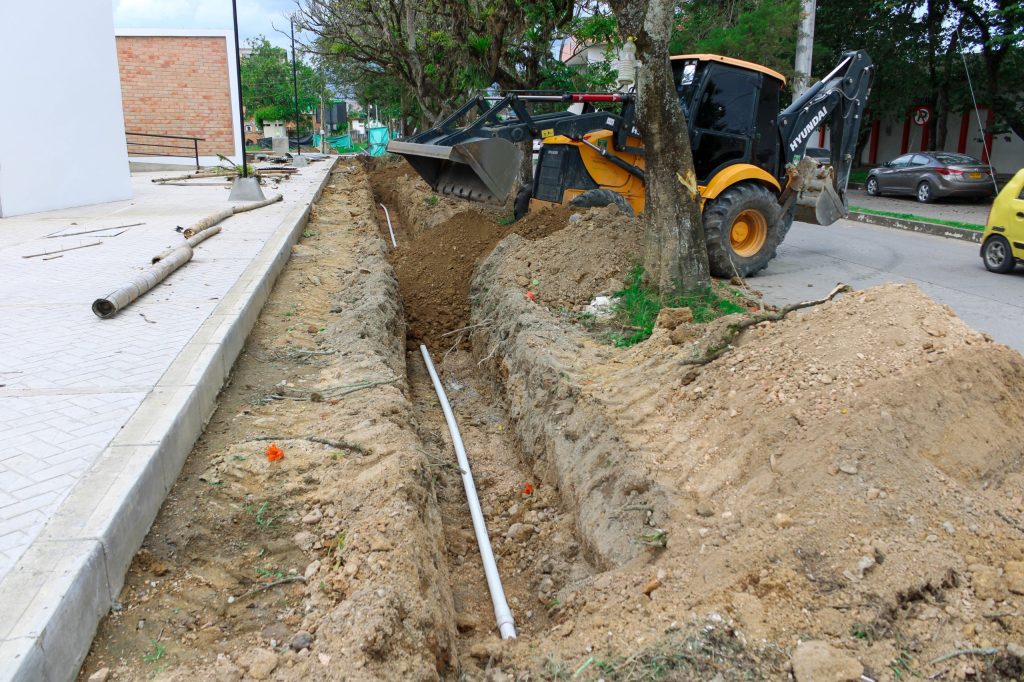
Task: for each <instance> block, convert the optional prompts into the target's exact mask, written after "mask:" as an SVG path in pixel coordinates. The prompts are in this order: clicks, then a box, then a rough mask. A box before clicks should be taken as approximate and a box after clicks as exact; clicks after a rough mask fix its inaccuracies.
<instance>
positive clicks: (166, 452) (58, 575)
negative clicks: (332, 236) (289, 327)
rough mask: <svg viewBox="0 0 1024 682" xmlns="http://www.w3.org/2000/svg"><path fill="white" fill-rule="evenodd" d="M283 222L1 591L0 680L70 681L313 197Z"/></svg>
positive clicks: (213, 401)
mask: <svg viewBox="0 0 1024 682" xmlns="http://www.w3.org/2000/svg"><path fill="white" fill-rule="evenodd" d="M336 162H337V157H335V159H333V160H331V161H329V162H328V163H329V164H330V165H329V168H328V172H327V173H326V174H325V175H324V177H323V180H322V181H321V182H320V184H319V186H317V188H316V191H315V192H314V194H313V197H312V198H311V199H310V201H308V202H306V203H303V204H299V205H297V206H296V207H295V208H294V209H293V210H292V211H291V212H290V213H289V214H288V215H287V216H286V217H285V218H284V219H283V220H282V221H281V224H280V226H279V227H278V229H277V230H276V231H275V232H274V234H273V236H271V237H270V239H268V240H267V242H266V244H264V246H263V248H262V249H261V250H260V252H259V254H258V255H257V256H256V257H255V258H254V259H253V261H252V262H251V263H250V264H249V265H248V267H246V269H245V270H244V271H243V273H242V274H241V276H240V277H239V278H238V281H237V282H236V283H235V284H234V285H233V286H232V287H231V289H230V290H229V291H228V293H227V295H225V296H224V298H223V299H222V300H221V301H220V302H219V303H218V305H217V307H216V308H215V309H214V311H213V313H212V314H211V315H210V317H209V318H207V320H206V322H204V323H203V325H202V326H201V327H200V328H199V330H198V331H197V332H196V334H195V335H194V336H193V337H192V339H190V340H189V342H188V343H187V344H186V345H185V347H184V348H183V349H182V351H181V352H180V353H179V354H178V356H177V357H176V358H175V360H174V361H173V362H172V363H171V365H170V367H169V368H168V369H167V371H166V372H165V373H164V375H163V376H162V377H161V378H160V381H159V382H157V384H156V386H155V387H154V388H153V390H152V391H151V392H150V393H149V395H147V396H146V398H145V399H144V400H143V401H142V404H141V405H140V406H139V408H138V409H137V410H136V412H135V413H134V414H133V415H132V417H131V418H130V419H129V420H128V422H127V423H126V424H125V425H124V427H123V428H122V429H121V431H120V432H118V434H117V436H116V437H115V438H114V440H113V441H111V443H110V444H109V445H108V446H107V448H106V449H105V450H104V451H103V453H102V454H101V455H100V457H99V458H98V459H97V461H96V463H95V464H94V465H93V467H92V468H91V469H90V470H89V472H88V473H87V474H86V475H85V476H84V477H83V478H82V480H81V481H80V482H79V483H78V485H76V486H75V488H74V490H72V491H71V494H70V495H69V496H68V498H67V499H66V500H65V501H64V503H63V504H62V505H61V507H60V509H58V510H57V512H56V513H55V514H54V515H53V517H52V518H51V519H50V520H49V522H47V525H46V527H45V528H43V530H42V532H41V533H40V534H39V537H37V538H36V540H35V541H34V542H33V543H32V545H31V546H30V547H29V548H28V549H27V550H26V551H25V554H24V555H23V556H22V557H21V559H20V560H19V561H18V563H17V564H16V565H15V566H14V568H12V569H11V571H10V573H8V574H7V575H6V576H5V577H4V578H3V580H2V581H0V605H2V607H3V609H4V613H5V616H6V618H5V622H4V623H3V625H0V634H2V637H3V639H2V642H0V681H7V680H17V681H22V680H24V681H25V682H28V681H29V680H31V681H33V682H36V681H38V680H48V681H60V682H64V681H67V680H74V679H75V677H76V676H77V674H78V670H79V668H80V667H81V664H82V661H83V660H85V656H86V654H87V653H88V652H89V647H90V645H91V644H92V639H93V636H94V635H95V632H96V626H97V625H98V624H99V621H100V619H101V618H102V617H103V616H104V615H105V614H106V613H107V611H108V610H109V609H110V607H111V605H112V604H113V603H114V601H115V600H116V599H117V596H118V594H119V593H120V591H121V587H122V586H123V585H124V577H125V574H126V573H127V570H128V566H129V565H130V564H131V560H132V557H134V555H135V552H136V551H138V548H139V547H140V546H141V545H142V541H143V540H144V539H145V537H146V533H148V532H149V528H150V526H151V525H152V523H153V520H154V519H155V518H156V515H157V512H158V511H159V510H160V507H161V505H162V504H163V502H164V499H165V498H166V496H167V493H168V491H169V490H170V488H171V486H172V485H173V484H174V481H175V479H176V478H177V477H178V473H179V472H180V471H181V467H182V465H183V464H184V462H185V459H186V457H188V454H189V452H191V450H192V446H193V445H194V444H195V442H196V440H197V439H198V438H199V436H200V435H201V434H202V432H203V428H204V427H205V425H206V422H207V421H208V420H209V418H210V417H211V416H212V414H213V410H214V407H215V406H216V398H217V394H218V393H219V392H220V389H221V387H222V386H223V384H224V380H225V379H226V378H227V376H228V373H229V372H230V371H231V367H232V366H233V365H234V362H235V359H236V358H237V357H238V354H239V352H241V350H242V346H243V345H244V343H245V339H246V337H248V335H249V332H250V331H251V330H252V327H253V325H254V324H255V322H256V319H257V317H258V316H259V313H260V311H261V310H262V308H263V304H264V303H265V302H266V300H267V298H268V297H269V295H270V291H271V289H273V286H274V283H275V281H276V280H277V277H278V275H279V274H280V272H281V270H283V269H284V266H285V264H286V263H287V262H288V258H289V257H290V255H291V247H292V245H293V244H295V243H296V242H297V241H298V238H299V236H300V235H301V234H302V231H303V229H304V228H305V226H306V223H307V221H308V219H309V211H310V207H311V206H312V204H313V203H314V202H315V201H316V200H317V199H319V198H320V195H321V194H322V192H323V189H324V187H325V186H326V185H327V183H328V181H329V180H330V177H331V173H330V171H331V169H332V168H333V166H334V164H335V163H336Z"/></svg>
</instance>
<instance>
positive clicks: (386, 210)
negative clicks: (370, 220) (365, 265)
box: [380, 204, 398, 249]
mask: <svg viewBox="0 0 1024 682" xmlns="http://www.w3.org/2000/svg"><path fill="white" fill-rule="evenodd" d="M380 207H381V208H383V209H384V217H385V218H387V219H388V232H390V233H391V246H393V247H395V248H396V249H397V248H398V242H396V241H395V230H394V228H392V227H391V214H390V213H388V207H387V206H385V205H384V204H381V205H380Z"/></svg>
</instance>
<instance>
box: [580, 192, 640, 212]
mask: <svg viewBox="0 0 1024 682" xmlns="http://www.w3.org/2000/svg"><path fill="white" fill-rule="evenodd" d="M569 205H570V206H576V207H577V208H597V207H600V206H611V205H615V206H618V207H619V209H620V210H621V211H622V212H623V213H625V214H626V215H633V207H632V206H630V205H629V202H628V201H626V198H625V197H624V196H622V195H621V194H619V193H618V192H613V191H611V190H610V189H588V190H587V191H586V192H584V193H583V194H581V195H579V196H578V197H576V198H575V199H573V200H572V201H570V202H569Z"/></svg>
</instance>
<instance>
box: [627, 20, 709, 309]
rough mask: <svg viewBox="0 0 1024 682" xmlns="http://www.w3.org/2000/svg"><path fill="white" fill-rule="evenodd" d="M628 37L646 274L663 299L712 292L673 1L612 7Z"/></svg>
mask: <svg viewBox="0 0 1024 682" xmlns="http://www.w3.org/2000/svg"><path fill="white" fill-rule="evenodd" d="M611 6H612V9H613V10H614V12H615V15H616V17H617V18H618V21H619V30H620V31H621V33H622V36H623V38H626V37H629V36H632V37H634V38H635V41H636V47H637V59H638V60H639V61H640V62H641V64H640V65H639V68H638V69H637V83H636V94H637V127H638V128H639V129H640V132H641V134H642V135H643V139H644V148H645V149H646V151H647V155H646V188H645V195H646V207H645V209H644V214H643V219H644V223H645V243H644V270H645V273H646V277H647V279H648V282H649V283H651V284H653V285H655V286H656V287H657V288H658V290H659V291H660V292H661V293H662V294H671V293H683V292H696V291H703V290H706V289H708V288H709V287H710V286H711V275H710V271H709V267H708V253H707V246H706V245H705V241H704V225H703V223H702V222H701V216H700V210H699V208H698V201H699V198H698V196H697V181H696V174H695V173H694V168H693V154H692V152H691V150H690V135H689V132H688V130H687V124H686V120H685V118H684V117H683V112H682V108H681V107H680V106H679V99H678V97H677V95H676V89H675V85H674V83H673V81H672V67H671V64H670V62H669V50H668V44H669V38H670V37H671V33H672V22H673V20H674V19H675V12H674V9H675V3H674V2H672V1H671V0H644V1H640V2H637V1H636V0H613V2H611Z"/></svg>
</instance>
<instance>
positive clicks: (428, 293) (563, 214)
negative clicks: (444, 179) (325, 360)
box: [392, 208, 571, 351]
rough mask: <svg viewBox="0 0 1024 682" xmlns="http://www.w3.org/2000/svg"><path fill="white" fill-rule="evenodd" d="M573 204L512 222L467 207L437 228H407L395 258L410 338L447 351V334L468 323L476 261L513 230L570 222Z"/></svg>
mask: <svg viewBox="0 0 1024 682" xmlns="http://www.w3.org/2000/svg"><path fill="white" fill-rule="evenodd" d="M570 214H571V212H570V211H569V209H562V208H558V209H551V210H546V211H538V212H534V213H530V214H528V215H527V216H526V217H525V218H523V219H522V220H520V221H518V222H515V223H513V224H511V225H499V224H498V223H497V222H496V221H495V220H494V218H492V217H491V216H488V215H487V214H485V213H481V212H479V211H476V210H463V211H462V212H460V213H456V214H455V215H454V216H452V217H450V218H448V219H447V220H445V221H443V222H440V223H438V224H436V225H434V226H433V227H431V228H429V229H426V230H423V231H420V232H418V233H412V234H410V233H409V232H408V231H407V230H405V229H404V228H403V229H402V230H401V236H400V237H399V239H398V243H399V246H398V249H397V250H396V251H395V252H394V254H393V256H392V260H393V262H394V264H395V271H396V273H397V274H398V280H399V283H400V285H401V289H402V297H403V300H404V304H405V311H406V320H407V322H408V325H409V338H410V339H411V340H412V341H414V342H416V343H426V344H427V345H428V346H430V347H431V348H432V349H434V350H436V351H445V350H447V349H448V348H450V347H451V346H452V345H454V343H455V339H454V338H450V339H449V338H447V337H444V334H447V333H448V332H451V331H453V330H456V329H460V328H462V327H465V326H466V325H468V324H469V283H470V280H471V278H472V276H473V270H474V269H475V268H476V266H477V265H478V264H479V263H480V262H481V261H482V260H483V259H484V258H486V257H487V256H488V254H490V252H491V250H492V249H493V248H494V245H495V244H497V243H498V242H499V241H501V240H502V239H503V238H504V237H506V236H508V235H509V234H518V235H523V236H525V237H526V238H528V239H536V238H540V237H542V236H544V235H548V234H551V233H553V232H557V231H558V230H561V229H562V228H564V227H565V226H566V225H567V224H568V219H569V216H570Z"/></svg>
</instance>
